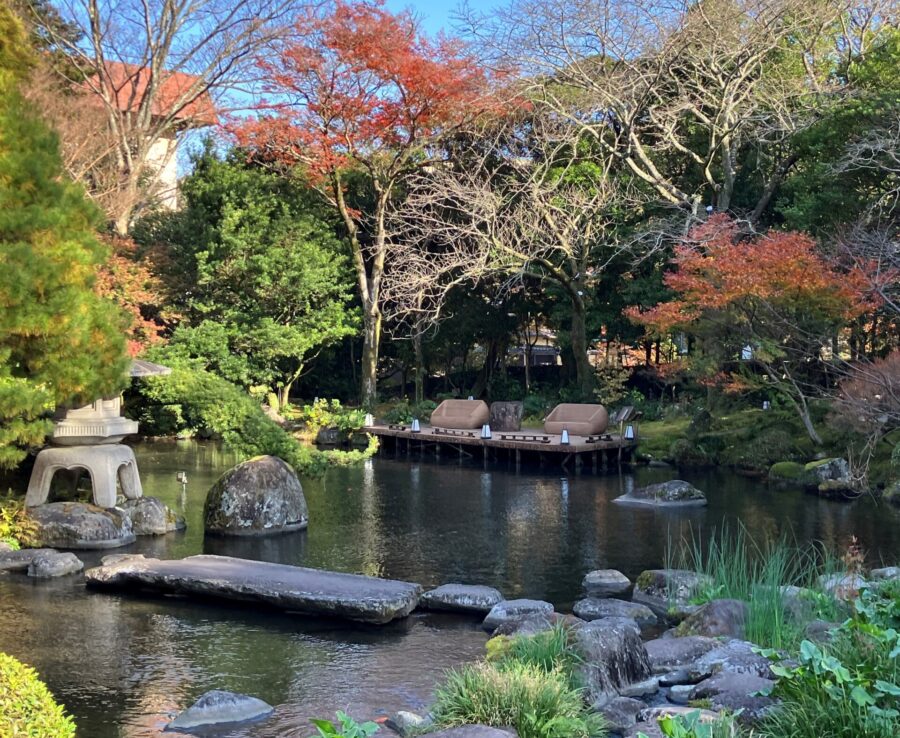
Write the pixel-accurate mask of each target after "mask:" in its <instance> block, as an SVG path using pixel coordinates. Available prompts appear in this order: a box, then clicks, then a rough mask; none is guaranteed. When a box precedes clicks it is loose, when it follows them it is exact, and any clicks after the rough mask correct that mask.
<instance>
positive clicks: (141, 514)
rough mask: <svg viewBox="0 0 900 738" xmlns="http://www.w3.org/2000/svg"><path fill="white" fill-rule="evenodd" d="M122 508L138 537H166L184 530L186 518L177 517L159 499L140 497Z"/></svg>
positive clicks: (127, 501) (126, 502)
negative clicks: (168, 534)
mask: <svg viewBox="0 0 900 738" xmlns="http://www.w3.org/2000/svg"><path fill="white" fill-rule="evenodd" d="M122 508H123V509H124V510H125V512H126V513H128V517H130V518H131V527H132V530H133V531H134V534H135V535H136V536H164V535H165V534H166V533H172V532H174V531H176V530H184V528H185V523H184V518H183V517H181V516H179V515H176V514H175V511H174V510H172V509H171V508H169V507H168V506H167V505H166V504H165V503H164V502H163V501H162V500H160V499H159V498H157V497H138V498H137V499H136V500H126V501H125V504H123V505H122Z"/></svg>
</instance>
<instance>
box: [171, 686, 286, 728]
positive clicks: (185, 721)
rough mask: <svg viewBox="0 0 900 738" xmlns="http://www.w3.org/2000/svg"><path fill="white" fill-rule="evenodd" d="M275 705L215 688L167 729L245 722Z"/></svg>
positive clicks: (258, 716)
mask: <svg viewBox="0 0 900 738" xmlns="http://www.w3.org/2000/svg"><path fill="white" fill-rule="evenodd" d="M273 710H274V708H273V707H272V706H271V705H270V704H268V703H266V702H263V701H262V700H260V699H257V698H256V697H249V696H247V695H245V694H235V693H234V692H225V691H222V690H219V689H214V690H212V691H210V692H206V693H205V694H203V695H202V696H201V697H200V699H198V700H197V701H196V702H195V703H194V704H193V705H191V706H190V707H189V708H188V709H187V710H185V711H184V712H182V713H180V714H179V715H178V717H176V718H175V719H174V720H173V721H172V722H171V723H169V724H168V725H167V726H166V729H167V730H189V729H191V728H199V727H201V726H204V725H218V724H220V723H242V722H245V721H247V720H257V719H259V718H262V717H265V716H266V715H269V714H271V712H272V711H273Z"/></svg>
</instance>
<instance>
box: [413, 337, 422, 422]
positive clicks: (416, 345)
mask: <svg viewBox="0 0 900 738" xmlns="http://www.w3.org/2000/svg"><path fill="white" fill-rule="evenodd" d="M413 351H414V352H415V357H416V368H415V371H416V377H415V392H416V404H417V405H418V404H419V403H421V402H422V401H423V400H424V399H425V387H424V384H425V359H424V356H423V352H422V331H421V330H419V329H418V328H417V329H416V332H415V335H414V336H413Z"/></svg>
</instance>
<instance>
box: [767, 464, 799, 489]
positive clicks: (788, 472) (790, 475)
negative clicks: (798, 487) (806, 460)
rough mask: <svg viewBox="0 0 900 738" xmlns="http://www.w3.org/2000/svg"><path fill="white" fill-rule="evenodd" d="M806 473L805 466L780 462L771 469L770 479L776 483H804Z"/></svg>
mask: <svg viewBox="0 0 900 738" xmlns="http://www.w3.org/2000/svg"><path fill="white" fill-rule="evenodd" d="M805 472H806V469H805V468H804V466H803V464H798V463H797V462H796V461H778V462H776V463H774V464H772V466H770V467H769V479H771V480H772V481H776V482H796V483H798V484H800V483H802V482H803V476H804V474H805Z"/></svg>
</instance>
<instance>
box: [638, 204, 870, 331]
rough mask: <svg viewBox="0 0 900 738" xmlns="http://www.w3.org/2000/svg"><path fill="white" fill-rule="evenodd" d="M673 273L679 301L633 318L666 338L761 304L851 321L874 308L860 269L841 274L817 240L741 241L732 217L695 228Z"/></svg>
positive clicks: (768, 237)
mask: <svg viewBox="0 0 900 738" xmlns="http://www.w3.org/2000/svg"><path fill="white" fill-rule="evenodd" d="M672 264H673V266H674V270H673V271H671V272H669V273H668V274H667V275H666V277H665V283H666V285H667V286H668V287H669V288H671V289H672V290H673V291H674V292H675V294H676V297H675V299H673V300H671V301H669V302H665V303H661V304H659V305H657V306H655V307H653V308H651V309H649V310H646V311H640V310H639V309H637V308H631V309H629V311H628V315H629V317H630V318H631V319H632V320H634V321H636V322H638V323H642V324H644V325H646V326H648V327H649V328H652V329H653V330H655V331H658V332H661V333H664V332H668V331H670V330H672V329H673V328H676V327H678V326H686V325H688V324H690V323H692V322H693V321H695V320H697V319H698V318H700V317H702V315H703V314H704V313H705V312H707V311H721V310H725V309H727V308H728V307H730V306H732V305H734V304H736V303H739V302H748V301H752V300H757V301H760V302H766V303H768V304H770V305H774V306H780V307H787V308H790V307H797V308H802V309H803V310H815V311H817V312H818V313H819V314H821V315H823V316H828V317H829V318H832V319H841V320H849V319H851V318H853V317H855V316H857V315H859V314H861V313H862V312H864V311H865V310H866V309H867V308H868V307H870V304H869V302H868V300H867V297H866V294H867V292H868V285H867V281H866V279H865V275H863V274H862V272H861V271H860V270H859V269H852V270H849V271H840V270H839V269H838V268H837V267H836V266H835V265H834V264H831V263H830V262H828V261H827V260H826V259H825V258H823V256H821V255H820V254H819V253H818V251H817V249H816V243H815V241H814V240H813V239H812V238H810V237H809V236H807V235H805V234H802V233H796V232H776V231H770V232H769V233H767V234H765V235H762V236H758V237H755V238H742V237H741V234H740V232H739V229H738V225H737V224H736V223H735V222H734V221H733V220H731V219H730V218H729V217H728V216H726V215H714V216H712V217H711V218H709V220H707V221H706V222H705V223H703V224H701V225H699V226H697V227H695V228H694V229H693V230H692V231H691V232H690V234H689V235H688V237H687V239H685V241H684V242H682V243H681V244H679V245H678V246H677V247H676V249H675V256H674V258H673V260H672Z"/></svg>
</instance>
